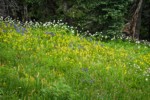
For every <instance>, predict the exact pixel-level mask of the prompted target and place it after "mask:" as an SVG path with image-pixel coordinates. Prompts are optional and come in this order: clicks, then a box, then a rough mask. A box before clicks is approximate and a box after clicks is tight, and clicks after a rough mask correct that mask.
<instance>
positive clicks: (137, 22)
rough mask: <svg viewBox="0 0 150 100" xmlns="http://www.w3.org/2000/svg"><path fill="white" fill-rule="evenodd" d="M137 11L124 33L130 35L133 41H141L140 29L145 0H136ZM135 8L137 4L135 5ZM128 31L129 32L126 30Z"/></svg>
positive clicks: (125, 27)
mask: <svg viewBox="0 0 150 100" xmlns="http://www.w3.org/2000/svg"><path fill="white" fill-rule="evenodd" d="M135 3H137V4H136V5H137V6H136V9H135V11H134V12H133V15H132V18H131V20H130V21H129V22H128V24H126V25H125V26H124V29H123V32H126V33H127V34H129V35H130V36H131V37H132V39H133V40H134V39H139V34H140V27H141V13H142V4H143V0H135ZM134 6H135V4H134ZM125 29H127V30H125Z"/></svg>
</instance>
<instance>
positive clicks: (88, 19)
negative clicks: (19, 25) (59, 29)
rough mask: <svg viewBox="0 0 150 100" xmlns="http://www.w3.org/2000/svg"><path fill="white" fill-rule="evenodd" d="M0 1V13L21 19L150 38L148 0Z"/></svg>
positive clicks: (100, 32) (149, 2)
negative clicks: (60, 23)
mask: <svg viewBox="0 0 150 100" xmlns="http://www.w3.org/2000/svg"><path fill="white" fill-rule="evenodd" d="M140 3H141V4H140ZM0 5H1V6H0V16H3V17H7V16H11V17H12V18H13V19H19V20H20V21H22V22H25V21H31V20H32V21H38V22H46V21H57V20H61V21H62V22H65V23H68V24H69V25H71V26H74V27H76V28H77V29H78V30H79V31H82V32H85V33H86V34H87V35H90V34H95V33H96V35H97V37H100V36H104V37H105V36H108V39H110V38H113V37H114V36H118V35H120V34H122V32H125V33H126V35H130V36H132V35H133V34H134V36H133V37H134V38H136V39H145V40H150V9H149V8H150V0H0ZM126 25H128V26H126ZM126 29H128V30H126ZM134 31H135V32H134Z"/></svg>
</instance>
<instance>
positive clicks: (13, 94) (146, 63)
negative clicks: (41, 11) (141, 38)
mask: <svg viewBox="0 0 150 100" xmlns="http://www.w3.org/2000/svg"><path fill="white" fill-rule="evenodd" d="M12 23H13V22H7V23H6V22H3V21H1V23H0V26H1V27H0V99H1V100H6V99H7V100H17V99H21V100H28V99H29V100H35V99H36V100H148V98H150V47H149V46H147V45H144V44H140V43H132V42H128V41H126V42H125V41H124V42H123V41H121V40H120V41H117V40H116V41H115V40H113V41H108V42H102V41H96V40H93V39H91V38H86V37H83V36H82V35H79V34H78V33H77V34H76V35H75V32H77V31H75V30H73V29H72V28H71V27H68V26H67V25H65V24H62V23H51V22H48V23H46V24H39V23H36V24H34V23H26V24H24V25H23V26H21V25H20V24H12Z"/></svg>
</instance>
